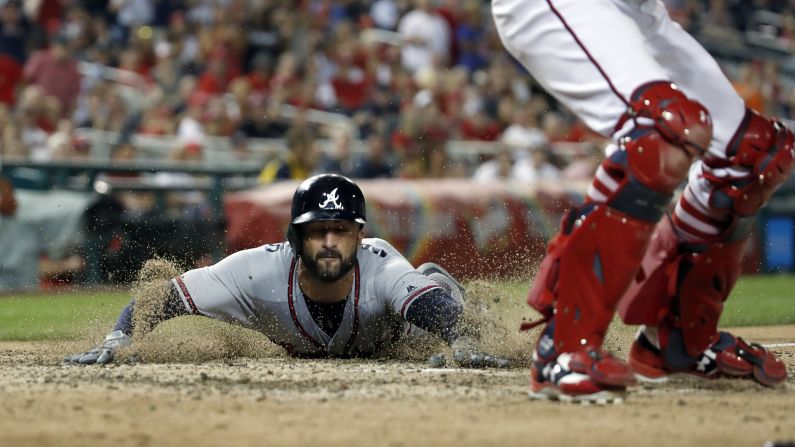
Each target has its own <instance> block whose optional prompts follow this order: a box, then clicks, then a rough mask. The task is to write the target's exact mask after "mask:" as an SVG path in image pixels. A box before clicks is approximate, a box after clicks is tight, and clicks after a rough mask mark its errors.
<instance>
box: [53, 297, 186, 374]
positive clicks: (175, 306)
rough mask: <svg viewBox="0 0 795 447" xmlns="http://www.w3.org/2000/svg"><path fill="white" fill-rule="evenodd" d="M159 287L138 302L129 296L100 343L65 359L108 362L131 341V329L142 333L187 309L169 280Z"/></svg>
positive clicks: (71, 361)
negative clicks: (156, 291) (160, 290)
mask: <svg viewBox="0 0 795 447" xmlns="http://www.w3.org/2000/svg"><path fill="white" fill-rule="evenodd" d="M162 291H163V293H154V294H151V293H150V294H148V295H149V296H147V297H144V298H143V299H142V300H140V299H139V301H141V302H140V303H139V304H138V305H136V300H135V299H133V300H131V301H130V304H128V305H127V306H126V307H125V308H124V309H123V310H122V311H121V314H120V315H119V318H118V320H116V324H115V325H114V326H113V330H112V331H111V332H110V333H109V334H108V335H106V336H105V339H104V340H103V341H102V342H101V343H99V344H98V345H97V346H95V347H94V348H92V349H90V350H88V351H87V352H82V353H77V354H74V355H70V356H67V357H66V358H65V359H64V361H66V362H70V363H80V364H83V365H92V364H98V365H104V364H106V363H110V362H111V361H113V359H114V358H115V356H116V351H118V350H119V349H120V348H123V347H126V346H129V345H130V344H132V340H133V333H134V332H135V334H136V336H138V337H140V336H143V335H145V334H147V333H148V332H150V331H151V330H152V328H154V327H155V326H156V325H157V324H159V323H161V322H163V321H166V320H168V319H171V318H174V317H178V316H180V315H185V314H187V313H188V312H187V310H186V309H185V305H184V304H183V303H182V300H181V299H180V298H179V295H178V294H177V291H176V289H174V287H173V285H172V284H171V282H170V281H169V282H168V285H166V284H163V285H162ZM158 295H159V296H158ZM136 308H137V309H136Z"/></svg>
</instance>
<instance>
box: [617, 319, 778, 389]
mask: <svg viewBox="0 0 795 447" xmlns="http://www.w3.org/2000/svg"><path fill="white" fill-rule="evenodd" d="M628 364H629V366H630V368H632V370H633V371H634V372H635V377H637V379H638V380H639V381H641V382H664V381H666V380H667V379H668V377H670V376H678V375H685V376H691V377H698V378H702V379H713V378H717V377H725V376H730V377H746V378H754V379H755V380H756V381H757V382H759V383H761V384H762V385H765V386H771V387H772V386H776V385H778V384H780V383H782V382H784V380H786V378H787V368H786V366H785V365H784V362H782V361H781V359H779V358H778V357H776V355H775V354H773V353H772V352H770V351H769V350H767V349H766V348H765V347H763V346H762V345H759V344H756V343H750V344H749V343H747V342H746V341H745V340H743V339H742V338H739V337H734V336H733V335H731V334H729V333H728V332H720V333H719V337H718V340H717V341H716V342H715V343H713V344H712V345H711V346H710V347H709V348H707V349H706V350H705V351H704V352H703V353H702V354H701V355H700V356H699V357H698V358H693V361H692V362H691V364H690V365H689V366H688V367H687V368H673V367H671V366H670V364H669V363H667V362H666V361H665V358H664V355H663V350H662V349H661V348H660V347H659V342H658V341H657V336H656V330H654V329H649V328H646V327H641V329H640V330H639V331H638V335H637V336H636V337H635V342H634V343H633V344H632V349H631V350H630V352H629V360H628Z"/></svg>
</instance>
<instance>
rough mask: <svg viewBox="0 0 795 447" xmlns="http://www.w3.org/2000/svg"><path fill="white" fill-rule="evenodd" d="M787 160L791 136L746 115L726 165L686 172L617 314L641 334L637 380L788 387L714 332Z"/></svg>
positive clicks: (766, 363)
mask: <svg viewBox="0 0 795 447" xmlns="http://www.w3.org/2000/svg"><path fill="white" fill-rule="evenodd" d="M793 158H795V154H794V153H793V136H792V133H791V132H790V131H789V130H788V129H787V128H785V127H784V126H783V125H781V124H780V123H778V122H775V121H771V120H768V119H766V118H764V117H762V116H760V115H758V114H757V113H755V112H753V111H751V110H747V112H746V116H745V118H744V119H743V122H742V124H741V125H740V128H739V129H738V131H737V133H736V134H735V137H734V139H733V140H732V142H731V143H730V144H729V147H728V149H727V154H726V158H725V159H719V158H712V157H706V158H705V159H704V160H703V161H702V162H700V164H699V165H697V166H696V168H695V169H694V170H693V172H692V173H691V179H690V183H689V184H688V186H687V188H686V189H685V192H684V194H683V195H682V197H681V198H680V200H679V202H678V203H677V206H676V209H675V211H674V213H673V216H672V218H671V219H670V220H669V219H664V220H663V221H662V222H660V223H659V224H658V225H657V227H656V229H655V232H654V236H653V238H652V242H651V245H650V247H649V250H648V251H647V253H646V256H645V257H644V259H643V261H642V265H641V268H640V270H639V271H638V273H637V275H635V278H634V280H633V281H632V284H631V285H630V287H629V289H628V290H627V292H626V294H625V296H624V297H623V299H622V300H621V303H620V305H619V313H620V314H621V317H622V318H623V319H624V321H625V322H626V323H628V324H641V325H645V326H646V327H644V328H642V329H641V331H640V333H639V334H638V338H637V340H636V341H635V343H634V345H633V347H632V350H631V352H630V363H631V365H632V367H633V369H635V371H636V373H637V374H638V375H639V376H640V377H642V378H651V379H660V378H663V377H665V376H666V375H667V374H669V373H674V372H676V373H679V372H682V373H688V374H691V375H697V376H716V375H718V374H721V373H722V374H728V375H732V376H748V377H751V376H753V377H754V378H755V379H756V380H758V381H759V382H760V383H763V384H765V385H775V384H777V383H780V382H782V381H783V380H784V379H785V378H786V369H785V367H784V364H783V363H782V362H781V361H780V360H779V359H778V358H776V357H775V355H773V354H772V353H770V352H769V351H767V350H766V349H764V348H763V347H761V346H759V345H755V344H748V343H746V342H745V341H744V340H742V339H740V338H735V337H733V336H731V335H730V334H727V333H725V332H719V331H718V329H717V327H718V320H719V319H720V315H721V313H722V311H723V302H724V301H725V300H726V298H727V297H728V296H729V293H730V292H731V290H732V288H733V287H734V284H735V282H736V280H737V278H738V276H739V275H740V261H741V259H742V255H743V247H744V246H745V241H746V239H747V236H748V234H749V233H750V231H751V229H752V225H753V216H754V215H755V214H756V212H757V211H758V210H759V208H761V207H762V206H763V205H764V203H765V202H766V201H767V200H768V198H769V197H770V195H771V194H772V193H773V191H774V190H775V189H776V187H778V186H779V185H780V184H781V183H782V182H784V181H785V180H786V178H787V176H788V175H789V173H790V172H791V170H792V166H793Z"/></svg>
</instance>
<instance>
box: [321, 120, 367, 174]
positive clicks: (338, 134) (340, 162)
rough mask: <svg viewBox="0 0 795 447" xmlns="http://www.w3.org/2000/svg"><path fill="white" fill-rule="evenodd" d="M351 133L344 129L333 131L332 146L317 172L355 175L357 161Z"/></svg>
mask: <svg viewBox="0 0 795 447" xmlns="http://www.w3.org/2000/svg"><path fill="white" fill-rule="evenodd" d="M351 144H352V141H351V135H350V133H349V132H348V131H346V130H344V129H338V130H335V131H333V133H332V136H331V148H330V149H329V150H328V151H326V152H324V153H323V155H322V158H321V161H320V164H319V165H318V167H317V169H316V170H315V174H342V175H344V176H345V177H353V173H354V169H355V168H356V164H357V163H356V161H357V160H354V158H353V156H352V153H351Z"/></svg>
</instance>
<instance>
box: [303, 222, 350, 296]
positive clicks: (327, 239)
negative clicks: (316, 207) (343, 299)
mask: <svg viewBox="0 0 795 447" xmlns="http://www.w3.org/2000/svg"><path fill="white" fill-rule="evenodd" d="M358 246H359V225H358V224H357V223H354V222H347V221H327V222H324V221H321V222H311V223H308V224H306V225H305V226H304V251H303V254H302V255H301V261H302V262H303V263H304V267H305V268H306V269H307V270H309V272H310V273H312V275H313V276H315V277H316V278H318V279H319V280H321V281H324V282H334V281H337V280H338V279H340V278H342V277H343V276H345V274H346V273H348V272H349V271H350V270H351V269H352V268H353V266H354V265H356V249H357V248H358Z"/></svg>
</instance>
